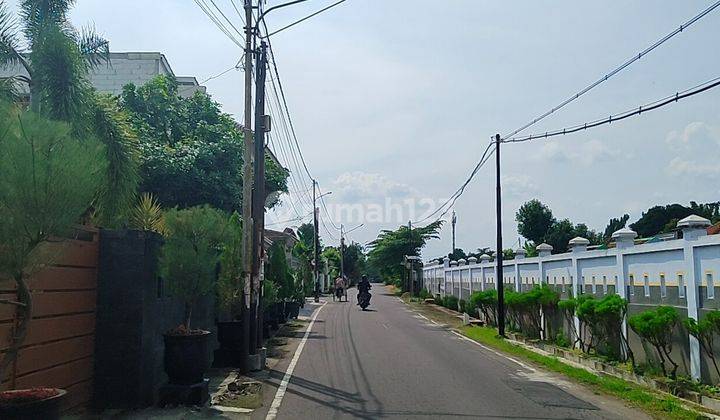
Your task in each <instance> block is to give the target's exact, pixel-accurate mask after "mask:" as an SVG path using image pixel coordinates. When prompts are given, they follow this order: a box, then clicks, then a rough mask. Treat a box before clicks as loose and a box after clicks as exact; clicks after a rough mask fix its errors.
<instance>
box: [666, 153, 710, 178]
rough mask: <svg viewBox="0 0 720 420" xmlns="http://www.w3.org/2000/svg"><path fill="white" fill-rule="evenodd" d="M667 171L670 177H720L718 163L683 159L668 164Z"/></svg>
mask: <svg viewBox="0 0 720 420" xmlns="http://www.w3.org/2000/svg"><path fill="white" fill-rule="evenodd" d="M667 170H668V173H670V175H674V176H682V175H687V176H695V177H717V176H718V175H720V166H718V164H717V163H715V164H713V163H701V162H699V161H696V160H685V159H683V158H681V157H675V158H673V159H672V160H671V161H670V163H669V164H668V166H667Z"/></svg>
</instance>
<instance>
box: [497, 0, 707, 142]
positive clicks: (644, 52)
mask: <svg viewBox="0 0 720 420" xmlns="http://www.w3.org/2000/svg"><path fill="white" fill-rule="evenodd" d="M718 6H720V0H719V1H717V2H715V3H713V4H712V5H711V6H710V7H708V8H707V9H705V10H703V11H702V12H700V13H698V14H697V15H695V16H694V17H693V18H692V19H690V20H688V21H687V22H685V23H684V24H682V25H680V26H679V27H678V28H676V29H675V30H673V31H672V32H670V33H669V34H667V35H665V36H664V37H662V38H660V39H659V40H658V41H656V42H655V43H653V44H652V45H650V46H649V47H647V48H645V49H644V50H642V51H641V52H640V53H638V54H637V55H634V56H632V57H631V58H630V59H628V60H627V61H625V62H624V63H622V64H621V65H620V66H618V67H616V68H615V69H613V70H612V71H610V72H609V73H607V74H606V75H605V76H603V77H601V78H600V79H598V80H596V81H595V82H593V83H591V84H590V85H588V86H587V87H585V88H584V89H582V90H581V91H579V92H578V93H576V94H574V95H573V96H571V97H569V98H568V99H566V100H564V101H563V102H561V103H560V104H559V105H557V106H555V107H553V108H551V109H550V110H549V111H547V112H545V113H543V114H542V115H540V116H539V117H537V118H535V119H533V120H532V121H530V122H528V123H527V124H524V125H522V126H520V127H519V128H517V129H515V130H513V131H511V132H510V133H508V134H506V135H504V136H503V137H502V139H503V140H504V139H506V138H508V137H512V136H514V135H516V134H518V133H520V132H521V131H524V130H525V129H527V128H529V127H531V126H533V125H535V124H536V123H538V122H540V121H541V120H543V119H545V118H546V117H548V116H550V115H551V114H553V113H554V112H555V111H558V110H559V109H561V108H563V107H565V106H566V105H568V104H569V103H571V102H573V101H575V100H576V99H578V98H579V97H581V96H583V95H584V94H586V93H588V92H589V91H590V90H592V89H593V88H595V87H597V86H598V85H600V84H601V83H603V82H605V81H607V80H608V79H610V78H611V77H613V76H615V75H616V74H618V73H620V72H621V71H622V70H623V69H625V68H626V67H628V66H630V65H631V64H632V63H634V62H636V61H638V60H640V59H641V58H642V57H644V56H645V55H647V54H648V53H650V52H651V51H653V50H654V49H656V48H657V47H659V46H661V45H662V44H664V43H665V42H667V41H668V40H669V39H671V38H672V37H674V36H675V35H677V34H679V33H680V32H682V31H683V30H685V29H687V28H688V27H689V26H691V25H692V24H694V23H695V22H697V21H698V20H700V19H702V18H703V17H704V16H705V15H707V14H709V13H710V12H712V11H713V10H715V9H716V8H717V7H718Z"/></svg>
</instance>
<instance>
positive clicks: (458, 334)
mask: <svg viewBox="0 0 720 420" xmlns="http://www.w3.org/2000/svg"><path fill="white" fill-rule="evenodd" d="M398 300H399V301H400V302H402V303H405V301H404V300H402V299H400V298H398ZM406 305H407V304H406ZM413 312H415V311H413ZM416 313H417V312H416ZM417 314H418V315H420V316H421V317H423V318H425V319H426V320H428V321H430V322H432V323H433V324H435V325H440V324H438V323H437V322H436V321H435V320H434V319H431V318H428V317H426V316H425V315H423V314H421V313H417ZM449 331H450V332H451V333H453V334H455V335H456V336H458V337H459V338H460V339H461V340H463V341H467V342H469V343H472V344H475V345H476V346H480V347H482V348H483V349H485V350H487V351H489V352H491V353H493V354H496V355H498V356H500V357H502V358H503V359H507V360H510V361H512V362H515V363H517V364H518V365H520V366H522V367H523V368H525V369H527V370H529V371H531V372H535V371H536V369H535V368H533V367H531V366H529V365H527V364H525V363H523V362H521V361H519V360H517V359H514V358H512V357H510V356H508V355H506V354H502V353H500V352H498V351H495V350H493V349H491V348H490V347H487V346H485V345H482V344H480V343H478V342H477V341H475V340H473V339H470V338H468V337H465V336H464V335H462V334H460V333H459V332H457V331H453V330H449Z"/></svg>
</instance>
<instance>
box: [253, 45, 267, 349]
mask: <svg viewBox="0 0 720 420" xmlns="http://www.w3.org/2000/svg"><path fill="white" fill-rule="evenodd" d="M266 70H267V45H266V44H265V41H263V42H261V44H260V51H259V57H258V63H257V72H256V73H257V74H256V76H255V89H256V90H255V92H256V94H255V98H256V99H255V139H254V141H255V165H254V166H255V179H254V188H253V201H252V202H253V221H254V223H255V229H254V237H253V250H254V252H255V256H254V258H253V267H252V276H253V289H254V291H255V300H254V302H253V306H254V308H255V309H254V311H253V312H254V316H255V319H256V322H255V323H254V324H251V325H254V326H255V331H254V332H253V331H251V334H253V333H254V334H253V335H252V336H251V337H250V343H251V345H254V346H255V348H256V349H257V348H260V347H262V343H263V333H262V330H263V313H262V291H263V280H264V279H263V261H264V259H265V243H264V240H265V195H266V194H265V133H266V132H267V131H270V117H269V116H267V115H265V74H266ZM253 338H255V342H254V343H253ZM250 351H251V353H252V347H251V348H250Z"/></svg>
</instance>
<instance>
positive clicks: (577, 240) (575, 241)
mask: <svg viewBox="0 0 720 420" xmlns="http://www.w3.org/2000/svg"><path fill="white" fill-rule="evenodd" d="M568 244H569V245H570V246H571V247H573V248H574V247H576V246H588V245H590V241H589V240H587V239H585V238H583V237H582V236H576V237H574V238H572V239H570V242H568Z"/></svg>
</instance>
